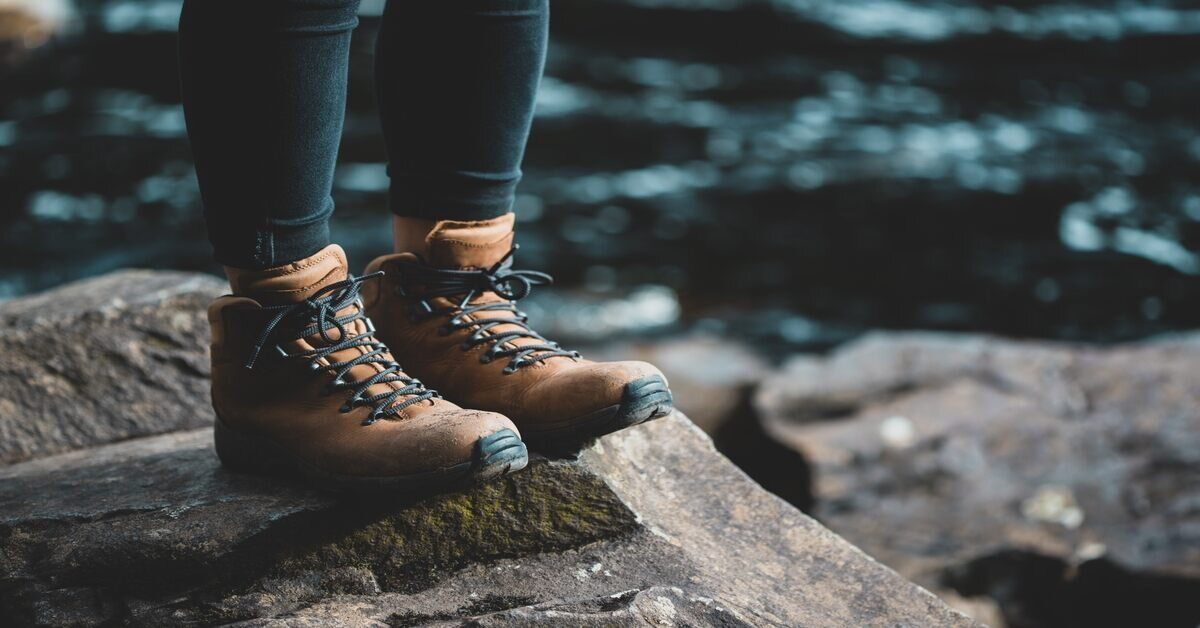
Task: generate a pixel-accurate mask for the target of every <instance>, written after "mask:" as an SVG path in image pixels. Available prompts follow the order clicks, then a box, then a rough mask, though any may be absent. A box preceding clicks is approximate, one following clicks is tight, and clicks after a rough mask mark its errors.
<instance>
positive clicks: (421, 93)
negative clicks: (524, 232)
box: [179, 0, 549, 268]
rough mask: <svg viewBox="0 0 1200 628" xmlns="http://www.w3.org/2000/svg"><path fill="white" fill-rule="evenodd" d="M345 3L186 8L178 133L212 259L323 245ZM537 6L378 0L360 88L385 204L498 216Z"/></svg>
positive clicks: (293, 254) (285, 253) (353, 20)
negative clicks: (374, 137)
mask: <svg viewBox="0 0 1200 628" xmlns="http://www.w3.org/2000/svg"><path fill="white" fill-rule="evenodd" d="M358 5H359V0H186V2H185V3H184V6H183V15H182V18H181V19H180V24H179V34H180V66H181V74H182V77H183V81H182V87H183V104H184V112H185V114H186V117H187V126H188V137H189V138H190V140H191V145H192V152H193V154H194V157H195V161H196V173H197V176H198V177H199V181H200V192H201V197H202V198H203V201H204V217H205V221H206V223H207V225H208V234H209V240H210V241H211V242H212V245H213V249H214V253H215V257H216V259H217V261H218V262H220V263H222V264H225V265H227V266H233V267H237V268H266V267H270V266H275V265H279V264H285V263H288V262H291V261H295V260H298V259H302V258H304V257H307V256H309V255H311V254H313V253H314V252H316V251H318V250H320V249H321V248H322V247H324V246H325V245H327V244H328V243H329V224H328V223H329V216H330V214H331V213H332V212H333V200H332V199H331V198H330V191H331V188H332V183H333V170H334V164H335V161H336V158H337V148H338V143H339V141H340V140H341V133H342V122H343V118H344V116H345V109H346V78H347V65H348V62H349V49H350V32H351V30H353V29H354V27H355V25H357V23H358V19H357V13H358ZM548 17H549V2H548V0H392V1H390V2H388V4H387V8H386V9H385V11H384V15H383V23H382V27H381V29H380V32H379V40H378V43H377V49H376V50H377V54H376V59H375V83H376V91H377V93H378V95H379V111H380V116H381V118H382V120H383V135H384V140H385V142H386V144H387V152H388V158H389V161H390V164H389V166H388V174H389V176H390V178H391V194H390V198H391V201H390V205H391V209H392V211H393V212H395V213H396V214H398V215H401V216H414V217H421V218H435V219H443V218H451V219H459V220H479V219H487V218H492V217H495V216H499V215H501V214H503V213H505V212H508V211H510V210H511V207H512V201H513V195H514V188H515V187H516V184H517V181H518V180H519V179H520V177H521V170H520V165H521V158H522V156H523V154H524V151H525V141H526V139H527V137H528V135H529V126H530V123H531V121H532V119H533V105H534V97H535V95H536V93H537V86H538V82H539V80H540V79H541V75H542V67H543V65H544V62H545V53H546V38H547V24H548Z"/></svg>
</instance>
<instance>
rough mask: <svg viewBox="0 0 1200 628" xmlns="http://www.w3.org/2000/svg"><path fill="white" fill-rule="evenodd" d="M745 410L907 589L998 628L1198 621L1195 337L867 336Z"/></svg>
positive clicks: (847, 530) (784, 375) (766, 387)
mask: <svg viewBox="0 0 1200 628" xmlns="http://www.w3.org/2000/svg"><path fill="white" fill-rule="evenodd" d="M756 404H757V407H758V409H759V410H760V412H761V413H762V415H763V416H764V420H765V422H766V423H767V425H768V429H769V431H770V432H771V433H773V434H774V435H775V436H776V438H778V439H780V440H781V441H783V442H786V443H788V444H790V445H791V446H793V447H794V448H796V449H797V450H799V451H801V452H802V453H803V454H804V455H805V456H806V457H807V458H808V460H809V461H810V463H811V464H812V466H813V476H814V480H813V482H814V492H815V498H816V504H817V506H816V510H815V513H814V514H815V515H816V516H817V517H818V518H819V519H820V520H822V521H823V522H824V523H826V524H827V525H828V526H830V528H831V529H833V530H834V531H836V532H837V533H839V534H842V535H844V536H845V537H846V538H847V539H849V540H850V541H851V542H853V543H855V544H857V545H858V546H859V547H862V548H863V549H864V550H865V551H866V552H867V553H869V554H871V555H872V556H875V557H876V558H878V559H879V560H881V561H882V562H884V563H885V564H887V565H889V566H891V567H893V568H895V569H897V570H898V571H899V572H900V573H902V574H904V575H905V576H907V577H909V578H912V579H914V580H916V581H917V582H919V583H922V584H924V585H926V586H928V587H931V588H935V589H936V588H951V589H954V590H956V591H957V592H959V593H962V594H965V595H982V594H987V595H991V596H992V597H994V598H996V599H997V600H998V601H999V603H1000V605H1001V607H1002V608H1003V610H1004V615H1005V617H1006V619H1007V621H1009V622H1010V623H1012V624H1014V625H1065V624H1071V625H1134V624H1136V623H1138V622H1139V621H1142V620H1144V619H1145V618H1146V617H1158V618H1160V619H1161V620H1162V623H1161V624H1159V625H1188V626H1194V625H1196V623H1197V622H1198V621H1200V606H1197V605H1196V604H1195V603H1194V601H1195V600H1196V599H1200V508H1198V507H1197V505H1198V504H1200V335H1192V336H1176V337H1171V338H1164V339H1162V340H1159V341H1154V342H1146V343H1141V344H1134V345H1124V346H1116V347H1111V348H1094V347H1083V346H1073V345H1059V344H1050V343H1032V342H1015V341H1006V340H1000V339H995V338H990V337H983V336H964V335H946V334H878V335H874V336H870V337H867V338H865V339H863V340H860V341H858V342H856V343H853V344H851V345H848V346H846V347H844V348H842V349H841V350H839V351H837V352H835V353H833V354H832V355H830V356H828V357H798V358H795V359H793V360H791V361H790V362H789V363H788V364H787V365H786V366H785V368H784V369H782V370H781V371H780V372H779V373H778V374H776V375H774V376H773V377H772V378H770V379H769V380H768V381H766V382H765V383H764V384H763V386H762V387H761V388H760V390H759V391H758V393H757V397H756ZM1069 607H1073V608H1069ZM1139 618H1141V619H1139ZM1126 620H1132V622H1133V623H1129V622H1128V621H1126ZM1151 623H1154V622H1151Z"/></svg>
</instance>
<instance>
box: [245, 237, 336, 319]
mask: <svg viewBox="0 0 1200 628" xmlns="http://www.w3.org/2000/svg"><path fill="white" fill-rule="evenodd" d="M347 268H348V264H347V263H346V253H345V251H343V250H342V247H340V246H338V245H336V244H330V245H329V246H327V247H325V248H323V249H321V250H320V251H318V252H317V253H315V254H313V255H312V256H310V257H306V258H304V259H302V260H299V261H295V262H292V263H290V264H284V265H282V266H276V267H274V268H267V269H264V270H243V269H240V268H230V267H228V266H226V267H225V275H226V276H227V277H229V285H230V286H231V287H232V288H233V293H234V294H235V295H237V296H245V297H250V298H252V299H254V300H255V301H258V302H259V303H261V304H262V305H282V304H285V303H297V302H300V301H303V300H305V299H307V298H309V297H311V296H312V295H313V294H315V293H316V292H317V291H318V290H320V289H321V288H324V287H325V286H328V285H329V284H331V283H335V282H338V281H342V280H343V279H345V278H346V276H347V272H348V271H347Z"/></svg>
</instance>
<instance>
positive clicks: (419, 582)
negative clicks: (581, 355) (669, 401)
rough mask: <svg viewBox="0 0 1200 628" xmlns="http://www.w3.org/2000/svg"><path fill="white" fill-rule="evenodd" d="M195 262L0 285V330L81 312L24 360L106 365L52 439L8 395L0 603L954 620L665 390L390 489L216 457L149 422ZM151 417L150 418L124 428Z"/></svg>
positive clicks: (72, 376) (139, 618) (581, 618)
mask: <svg viewBox="0 0 1200 628" xmlns="http://www.w3.org/2000/svg"><path fill="white" fill-rule="evenodd" d="M131 284H132V285H131ZM215 284H216V282H215V280H209V279H207V278H198V277H194V276H188V275H179V274H156V273H145V272H137V273H122V274H118V275H115V276H110V277H105V278H99V279H96V280H91V281H88V282H84V283H82V284H77V285H74V286H70V287H67V288H64V289H63V290H64V291H69V292H68V294H73V295H76V296H77V297H78V298H73V299H62V298H61V296H62V295H61V294H60V295H58V298H54V299H47V298H46V297H45V296H43V297H33V298H31V299H24V300H20V301H14V302H12V303H10V304H8V305H6V306H5V308H6V309H5V314H4V316H5V318H4V320H5V321H6V323H7V324H6V327H5V334H6V336H5V341H6V342H9V343H10V344H7V345H5V346H7V347H17V348H18V350H25V349H20V348H21V347H26V346H28V347H31V346H33V345H32V344H30V343H32V339H33V338H34V337H35V336H34V332H35V329H43V330H50V329H52V328H55V327H56V325H55V323H54V321H72V322H75V323H77V324H80V325H84V326H85V328H86V332H87V333H86V334H80V335H76V336H74V337H72V342H67V341H66V340H63V341H61V342H57V343H52V344H50V345H48V346H47V347H46V348H45V349H44V350H42V351H40V352H39V353H38V357H40V359H41V360H42V362H43V363H46V364H52V365H55V366H53V367H43V366H38V364H39V363H37V362H34V363H33V366H31V367H30V368H32V369H34V371H35V372H39V373H40V372H42V371H37V369H42V368H52V369H53V370H49V371H46V372H48V373H52V374H54V376H55V377H58V378H60V379H61V380H63V381H69V382H75V381H76V379H77V378H87V377H88V376H89V373H90V370H99V371H104V370H105V369H110V370H111V373H110V374H101V375H97V376H95V378H93V379H83V383H79V384H75V383H72V384H69V385H68V384H62V385H63V386H64V387H67V388H69V389H70V390H71V391H73V393H74V394H73V396H72V397H71V399H72V401H73V402H74V403H75V404H78V405H81V406H82V407H84V408H87V409H88V410H89V412H87V413H84V412H82V411H78V412H77V411H75V410H73V409H70V408H67V409H64V410H61V411H62V412H64V413H65V414H64V416H66V417H67V418H66V419H64V423H65V424H66V425H68V426H70V428H71V429H72V430H73V432H72V434H73V435H74V436H73V437H72V438H71V439H64V438H62V437H61V436H62V430H61V429H60V428H59V423H58V421H57V415H55V414H54V413H53V412H54V411H55V409H56V408H58V407H59V406H58V405H54V404H51V405H45V406H39V405H36V404H37V403H38V402H37V401H36V400H35V399H33V398H32V397H23V396H18V397H17V400H16V401H10V403H12V404H17V403H20V404H24V405H22V406H21V407H23V408H38V409H39V410H38V411H39V412H40V413H41V414H38V415H31V416H35V418H36V419H37V422H40V423H41V427H40V428H39V429H37V430H30V431H27V432H21V433H20V435H21V437H22V438H23V439H24V440H23V442H24V443H25V445H24V449H22V450H20V451H21V452H22V453H21V455H22V456H25V457H31V456H40V457H37V458H36V459H33V460H27V461H24V462H19V463H16V464H10V465H8V466H5V467H0V617H3V618H4V619H5V620H6V622H7V623H9V624H13V625H46V626H63V625H83V626H86V625H105V624H111V623H118V624H128V625H143V626H165V625H211V624H221V623H243V624H245V625H305V626H312V625H330V626H335V625H336V626H341V625H380V626H383V625H387V626H406V625H461V624H463V623H465V622H468V621H469V622H474V623H475V624H478V625H506V626H507V625H516V626H521V625H563V624H564V623H565V624H570V625H583V626H588V625H597V626H598V625H604V626H610V625H629V626H638V625H679V626H682V625H723V626H738V625H749V626H847V625H854V626H965V625H970V624H971V622H970V620H968V619H967V618H965V617H964V616H962V615H960V614H958V613H956V612H954V611H953V610H951V609H950V608H949V607H947V606H945V605H944V604H943V603H941V602H940V601H939V600H938V599H937V598H936V597H934V596H933V595H931V594H930V593H928V592H927V591H925V590H923V589H921V588H920V587H918V586H916V585H914V584H912V583H910V582H908V581H906V580H905V579H903V578H902V577H900V576H899V575H897V574H896V573H895V572H893V571H891V570H890V569H888V568H886V567H884V566H882V565H880V564H879V563H877V562H875V561H874V560H872V559H871V558H869V557H868V556H866V555H865V554H863V553H862V552H861V551H859V550H858V549H856V548H855V547H853V546H852V545H850V544H849V543H847V542H845V541H844V540H842V539H841V538H839V537H838V536H836V535H834V534H833V533H831V532H829V531H828V530H826V529H825V528H823V527H822V526H821V525H820V524H818V523H816V522H815V521H813V520H812V519H810V518H808V517H807V516H805V515H803V514H801V513H800V512H799V511H797V510H795V509H794V508H792V507H791V506H789V505H788V504H786V503H785V502H783V501H782V500H780V499H778V498H777V497H775V496H773V495H771V494H769V493H767V492H766V491H764V490H762V489H761V488H759V487H758V486H757V485H756V484H754V483H753V482H752V481H750V480H749V479H748V478H747V477H746V476H745V475H744V474H743V473H741V472H740V471H738V470H737V469H736V468H735V467H734V466H733V465H731V464H730V463H729V462H728V460H726V459H725V458H724V457H722V456H721V455H720V454H719V453H717V452H716V451H715V450H714V448H713V446H712V442H711V441H710V440H709V438H708V437H707V436H705V435H704V434H703V432H701V431H700V430H699V429H698V428H697V427H696V426H695V425H694V424H692V423H691V422H690V421H689V420H688V419H687V418H686V417H684V416H683V415H682V414H679V413H676V414H673V415H671V416H669V417H666V418H664V419H661V420H659V421H655V422H653V423H651V424H649V425H645V426H640V427H638V428H635V429H630V430H626V431H624V432H621V433H618V434H614V435H610V436H608V437H605V438H603V439H601V440H599V441H597V442H596V443H595V444H593V445H591V446H590V447H588V448H587V449H585V450H584V451H582V452H581V453H580V454H579V455H578V457H577V458H574V459H569V460H567V459H553V460H551V459H545V458H536V457H535V460H534V461H533V462H532V463H531V465H530V467H529V468H527V469H526V470H524V471H523V472H521V473H519V474H515V475H513V476H510V477H506V478H502V479H500V480H499V481H495V482H492V483H488V484H484V485H480V486H477V487H474V488H471V489H469V490H465V491H462V492H459V493H454V494H449V495H442V496H436V497H430V498H426V499H423V500H418V501H415V502H411V503H397V502H394V501H390V500H387V499H385V498H381V497H375V498H367V499H363V498H358V499H339V498H335V497H334V496H331V495H328V494H323V493H318V492H314V491H312V490H309V489H307V488H305V487H304V486H301V485H297V484H291V483H288V482H285V481H282V480H276V479H268V478H259V477H253V476H244V475H237V474H232V473H229V472H226V471H225V470H223V469H222V468H221V467H220V465H219V463H218V461H217V458H216V456H215V454H214V452H213V451H212V445H211V433H210V431H209V430H208V429H207V428H203V427H202V428H200V429H192V430H184V431H170V430H177V428H179V427H187V426H195V425H197V424H204V423H206V422H207V421H208V420H209V419H208V416H209V415H208V414H207V413H208V412H209V410H208V400H207V379H206V370H205V368H204V367H203V364H204V362H205V361H206V356H205V345H206V334H205V330H204V326H203V325H202V324H201V321H199V320H198V319H199V318H200V314H199V313H200V312H201V311H202V310H203V307H204V305H205V304H206V303H207V299H208V298H210V296H211V294H210V292H214V291H217V290H219V287H218V286H217V285H215ZM120 295H126V296H120ZM134 295H140V296H138V297H136V298H135V297H134ZM38 299H43V300H42V301H38ZM156 302H157V303H158V305H156ZM172 321H174V322H172ZM172 325H174V326H173V327H172ZM71 333H74V332H71ZM14 339H17V340H20V339H24V341H25V342H26V344H25V345H22V344H20V343H18V342H16V341H15V340H14ZM131 347H132V348H131ZM19 355H24V356H25V358H24V359H32V358H33V357H34V356H32V355H29V354H18V353H17V351H16V350H14V351H13V352H12V353H10V354H7V355H5V356H4V357H3V359H4V360H5V362H3V364H5V365H6V366H5V369H4V370H3V371H0V391H19V390H22V388H21V385H20V383H21V381H23V380H21V377H22V376H21V373H20V364H21V363H20V362H18V356H19ZM86 356H92V357H93V358H97V363H98V366H93V367H91V368H90V369H89V368H88V367H87V366H86V364H87V362H86V360H84V357H86ZM118 373H127V374H130V376H128V377H119V376H118V375H117V374H118ZM106 378H107V379H106ZM56 381H57V380H56ZM106 382H107V383H108V384H110V385H112V386H114V387H115V389H114V390H108V389H107V388H105V387H104V386H103V384H105V383H106ZM6 394H8V393H6ZM55 394H62V393H61V392H60V391H56V392H55ZM4 398H8V397H4ZM139 403H140V404H142V406H141V410H139V411H138V412H137V413H134V414H128V413H126V414H121V413H122V412H126V408H125V406H126V405H129V404H135V405H136V404H139ZM163 416H170V417H174V418H173V419H171V422H158V423H155V422H153V421H151V420H150V418H151V417H163ZM89 417H90V419H89ZM88 420H94V421H97V422H99V423H100V425H101V426H104V427H103V429H92V428H89V427H88V424H87V421H88ZM13 424H14V423H9V425H13ZM118 427H120V428H122V429H123V430H124V431H120V430H118V429H117V428H118ZM9 429H12V428H11V427H10V428H9ZM154 431H169V433H165V434H160V435H154V436H142V437H135V436H137V435H138V434H145V433H150V432H154ZM131 437H134V438H131ZM116 439H123V440H122V442H116V443H109V444H97V443H102V442H105V441H110V440H116ZM71 447H82V448H81V449H77V450H75V451H68V452H66V453H59V454H55V455H48V456H46V455H43V454H45V453H47V452H49V451H53V450H55V449H66V448H71Z"/></svg>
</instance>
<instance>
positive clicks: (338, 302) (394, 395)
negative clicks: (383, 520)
mask: <svg viewBox="0 0 1200 628" xmlns="http://www.w3.org/2000/svg"><path fill="white" fill-rule="evenodd" d="M381 276H383V273H381V272H379V273H372V274H370V275H364V276H362V277H354V276H351V277H349V278H348V279H345V280H343V281H339V282H337V283H333V284H330V285H328V286H325V287H324V288H322V289H320V290H319V291H317V293H316V294H314V295H313V296H312V297H310V298H308V299H307V300H304V301H301V302H299V303H292V304H288V305H275V306H268V307H264V308H263V310H264V311H267V312H275V315H274V317H272V318H271V320H270V321H269V322H268V323H267V324H266V325H265V326H264V327H263V330H262V332H261V333H260V334H259V336H258V340H257V341H255V343H254V349H253V350H252V351H251V352H250V359H249V360H248V361H247V362H246V368H251V369H252V368H254V365H255V363H256V362H257V361H258V359H259V356H260V354H261V353H262V350H263V348H264V347H266V346H267V345H268V344H269V343H271V342H272V341H274V342H275V349H276V351H277V352H278V353H279V354H280V355H281V356H282V357H285V358H307V359H308V360H309V369H310V370H311V371H312V372H313V373H314V374H315V373H321V372H328V373H332V374H333V381H332V382H330V383H329V384H328V385H327V386H326V391H327V392H329V393H330V394H332V393H334V392H336V391H339V390H348V391H350V392H351V394H350V398H349V399H348V400H346V403H344V404H342V407H341V408H339V409H338V410H339V411H340V412H343V413H345V412H350V411H351V410H353V409H354V408H356V407H359V406H370V407H371V414H370V416H368V417H367V418H366V419H364V420H363V425H370V424H372V423H374V422H376V421H378V420H379V419H381V418H383V417H385V416H387V415H397V414H399V413H400V411H401V410H403V409H405V408H407V407H409V406H411V405H413V404H416V403H420V402H422V401H425V400H428V399H432V398H434V397H437V396H438V394H437V392H436V391H433V390H429V389H427V388H425V386H424V385H423V384H421V381H420V380H418V379H414V378H411V377H408V376H407V375H405V374H404V373H403V372H401V370H400V365H399V364H397V363H396V362H395V361H394V360H392V359H391V358H390V357H388V356H387V355H385V354H386V353H387V347H385V346H384V345H383V343H382V342H379V341H378V340H376V339H375V328H374V326H372V325H371V321H370V319H368V318H367V317H366V315H365V314H364V313H363V305H362V302H361V301H359V299H358V293H359V290H361V289H362V284H363V282H364V281H366V280H368V279H375V278H378V277H381ZM351 305H357V307H355V309H354V312H353V313H351V314H347V315H345V316H338V315H337V313H338V312H340V311H341V310H344V309H346V308H347V307H349V306H351ZM358 320H361V321H363V323H364V326H365V327H366V329H367V331H366V332H365V333H362V334H359V335H357V336H351V335H350V333H349V330H348V329H347V326H348V325H350V324H352V323H353V322H354V321H358ZM334 329H336V330H337V331H338V336H337V338H336V339H335V338H334V337H332V336H331V335H330V333H329V332H330V331H331V330H334ZM317 334H319V335H320V336H321V339H322V340H323V341H325V346H323V347H319V348H317V349H313V350H312V351H307V352H304V353H296V354H290V353H288V352H287V351H285V350H284V349H283V348H282V347H281V346H280V344H279V343H281V342H286V341H289V340H299V339H301V338H309V337H311V336H313V335H317ZM355 347H362V348H364V349H366V351H364V352H363V353H361V354H360V355H358V356H356V357H355V358H353V359H351V360H345V361H342V362H331V363H329V364H321V362H320V360H321V359H323V358H326V357H328V356H330V355H332V354H334V353H336V352H338V351H343V350H345V349H352V348H355ZM364 364H377V365H379V367H380V368H379V369H377V370H378V372H377V373H375V374H374V375H372V376H371V377H368V378H367V379H362V380H353V379H347V376H348V375H349V374H350V370H351V369H353V368H354V367H356V366H359V365H364ZM392 382H396V383H399V384H401V386H400V387H399V388H395V389H393V388H392V387H390V386H389V387H388V390H389V392H385V393H379V394H377V395H370V396H364V395H366V393H367V389H368V388H370V387H371V386H374V385H375V384H388V383H392ZM409 395H411V397H410V398H409V399H405V400H404V401H402V402H400V403H396V404H395V405H393V404H394V402H395V401H396V400H397V399H399V398H400V397H405V396H409Z"/></svg>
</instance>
